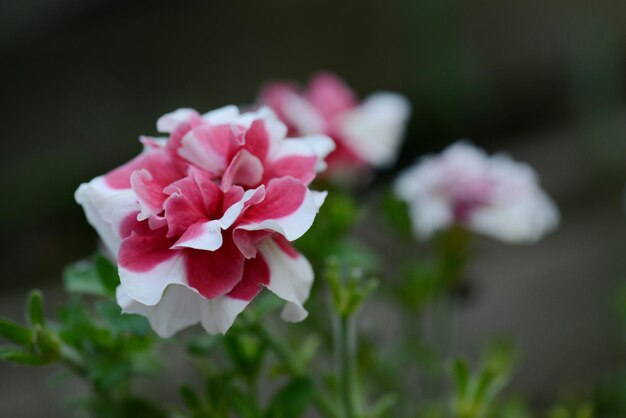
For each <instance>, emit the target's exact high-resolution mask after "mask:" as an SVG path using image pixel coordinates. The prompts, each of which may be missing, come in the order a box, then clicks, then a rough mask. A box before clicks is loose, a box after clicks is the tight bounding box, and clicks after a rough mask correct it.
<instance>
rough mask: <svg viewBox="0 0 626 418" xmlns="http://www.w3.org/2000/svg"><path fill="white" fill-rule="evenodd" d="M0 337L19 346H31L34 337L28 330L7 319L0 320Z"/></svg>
mask: <svg viewBox="0 0 626 418" xmlns="http://www.w3.org/2000/svg"><path fill="white" fill-rule="evenodd" d="M0 336H1V337H3V338H5V339H7V340H9V341H11V342H14V343H16V344H21V345H29V344H31V343H32V342H33V341H34V337H35V336H34V334H33V331H31V330H30V329H28V328H26V327H25V326H23V325H20V324H16V323H15V322H12V321H9V320H7V319H0Z"/></svg>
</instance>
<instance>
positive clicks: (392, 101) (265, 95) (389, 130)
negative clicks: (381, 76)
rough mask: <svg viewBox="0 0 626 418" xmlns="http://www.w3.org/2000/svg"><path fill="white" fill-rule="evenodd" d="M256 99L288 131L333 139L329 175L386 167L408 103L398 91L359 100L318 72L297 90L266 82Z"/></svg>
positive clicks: (397, 141) (341, 84) (332, 77)
mask: <svg viewBox="0 0 626 418" xmlns="http://www.w3.org/2000/svg"><path fill="white" fill-rule="evenodd" d="M260 102H261V104H263V105H266V106H269V107H271V108H272V109H273V110H274V111H275V112H276V113H277V114H278V116H279V117H280V118H281V119H282V120H283V121H284V122H285V123H286V124H287V126H288V127H289V133H290V135H303V134H314V133H323V134H326V135H329V136H330V137H332V138H333V139H334V140H335V143H336V145H337V148H336V150H335V151H334V152H333V153H332V154H331V155H330V156H329V158H328V159H327V162H328V164H329V170H330V172H331V174H337V173H338V172H346V171H348V172H349V171H351V170H354V169H361V170H362V169H367V168H369V167H376V168H380V167H387V166H389V165H391V164H393V163H394V162H395V160H396V157H397V154H398V151H399V148H400V145H401V139H402V136H403V134H404V129H405V126H406V123H407V120H408V117H409V115H410V107H411V106H410V104H409V102H408V100H407V99H406V98H404V97H403V96H401V95H399V94H395V93H389V92H380V93H375V94H372V95H371V96H369V97H367V98H365V100H363V101H362V102H359V100H358V99H357V97H356V96H355V94H354V93H353V92H352V90H350V88H349V87H348V86H346V85H345V84H344V82H343V81H341V80H340V79H339V78H338V77H336V76H335V75H333V74H329V73H320V74H317V75H315V76H314V77H312V79H311V80H310V82H309V85H308V88H307V89H306V90H305V91H302V90H301V89H300V88H299V87H298V86H297V85H294V84H291V83H281V82H277V83H271V84H268V85H267V86H265V87H264V88H263V90H262V92H261V96H260Z"/></svg>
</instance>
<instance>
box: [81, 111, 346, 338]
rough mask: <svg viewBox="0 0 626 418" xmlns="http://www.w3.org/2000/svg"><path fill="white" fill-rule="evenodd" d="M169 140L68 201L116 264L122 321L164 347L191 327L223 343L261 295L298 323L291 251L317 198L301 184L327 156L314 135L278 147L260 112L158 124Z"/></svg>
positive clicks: (303, 289)
mask: <svg viewBox="0 0 626 418" xmlns="http://www.w3.org/2000/svg"><path fill="white" fill-rule="evenodd" d="M157 128H158V129H159V131H161V132H164V133H168V134H169V136H168V137H167V138H147V137H144V138H142V142H143V143H144V152H143V153H142V154H140V155H139V156H138V157H136V158H135V159H133V160H132V161H130V162H129V163H127V164H125V165H123V166H121V167H119V168H117V169H115V170H113V171H111V172H109V173H108V174H106V175H104V176H100V177H96V178H95V179H93V180H92V181H91V182H89V183H86V184H82V185H81V186H80V187H79V188H78V190H77V191H76V200H77V201H78V203H80V204H81V205H82V206H83V208H84V210H85V213H86V215H87V219H88V220H89V222H90V223H91V224H92V225H93V226H94V228H95V229H96V230H97V231H98V233H99V235H100V237H101V238H102V241H103V242H104V245H105V246H106V248H107V249H108V251H109V252H110V254H112V255H113V256H114V257H115V258H116V259H117V264H118V271H119V274H120V279H121V285H120V286H119V287H118V289H117V299H118V303H119V304H120V305H121V307H122V309H123V311H124V312H127V313H138V314H141V315H145V316H147V317H148V319H149V321H150V323H151V325H152V327H153V328H154V330H155V331H156V332H157V333H158V334H159V335H161V336H171V335H173V334H174V333H176V332H177V331H179V330H180V329H182V328H185V327H187V326H190V325H193V324H196V323H198V322H200V323H201V324H202V326H203V327H204V328H205V329H206V331H207V332H209V333H218V332H221V333H224V332H226V331H227V330H228V328H229V327H230V326H231V325H232V323H233V321H234V320H235V318H236V316H237V315H238V314H239V313H240V312H241V311H242V310H243V309H244V308H245V307H246V305H247V304H248V303H249V302H250V301H251V300H252V299H253V298H254V297H255V296H256V295H257V294H258V293H259V292H260V290H261V289H262V287H267V288H268V289H269V290H270V291H272V292H274V293H275V294H276V295H278V296H279V297H281V298H282V299H284V300H285V301H287V305H286V307H285V309H284V310H283V314H282V316H283V318H284V319H286V320H289V321H299V320H302V319H304V318H305V317H306V310H304V308H303V306H302V305H303V303H304V302H305V301H306V299H307V298H308V294H309V291H310V288H311V284H312V281H313V271H312V269H311V266H310V265H309V263H308V261H307V260H306V259H305V258H304V257H303V256H302V255H301V254H300V253H298V252H297V251H296V250H295V249H294V248H293V247H292V246H291V244H290V241H293V240H295V239H297V238H299V237H300V236H302V235H303V234H304V233H305V232H306V231H307V230H308V229H309V228H310V226H311V225H312V223H313V220H314V219H315V216H316V214H317V212H318V210H319V208H320V206H321V205H322V203H323V201H324V198H325V196H326V195H325V193H320V192H315V191H311V190H310V189H309V188H308V184H309V183H310V182H311V181H312V180H313V179H314V178H315V175H316V173H317V172H318V171H319V170H321V169H323V168H324V166H325V163H324V158H325V157H326V155H327V154H328V153H329V152H331V151H332V150H333V148H334V146H333V143H332V140H330V138H327V137H325V136H322V135H313V136H307V137H303V138H298V139H286V138H285V135H286V132H287V128H286V127H285V126H284V124H282V123H281V122H280V121H279V120H278V119H277V118H276V117H275V116H274V114H273V113H272V112H271V111H269V110H268V109H260V110H259V111H258V112H254V113H243V114H240V113H239V110H238V109H237V108H236V107H234V106H230V107H226V108H222V109H218V110H216V111H213V112H209V113H207V114H204V115H200V114H199V113H197V112H195V111H194V110H191V109H181V110H178V111H176V112H173V113H170V114H167V115H165V116H163V117H162V118H160V119H159V121H158V122H157Z"/></svg>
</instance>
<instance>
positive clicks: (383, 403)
mask: <svg viewBox="0 0 626 418" xmlns="http://www.w3.org/2000/svg"><path fill="white" fill-rule="evenodd" d="M397 402H398V396H397V395H396V394H394V393H388V394H387V395H384V396H383V397H382V398H380V399H379V400H378V401H376V403H375V404H374V405H372V406H371V407H370V408H369V409H370V411H371V412H370V413H369V417H370V418H378V417H382V416H384V414H385V413H386V412H387V411H388V410H389V409H390V408H391V407H393V406H394V405H395V404H396V403H397Z"/></svg>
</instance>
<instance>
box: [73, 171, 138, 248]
mask: <svg viewBox="0 0 626 418" xmlns="http://www.w3.org/2000/svg"><path fill="white" fill-rule="evenodd" d="M74 198H75V199H76V202H77V203H78V204H80V205H81V206H82V207H83V210H84V211H85V215H86V217H87V221H88V222H89V224H91V226H93V227H94V228H95V230H96V231H97V232H98V235H99V236H100V238H101V239H102V241H103V243H104V245H105V247H106V248H107V250H108V251H109V253H110V254H111V256H113V257H117V252H118V250H119V248H120V244H121V242H122V239H121V237H120V234H119V230H118V229H117V225H118V218H125V217H126V216H128V215H129V214H132V213H136V212H137V210H138V204H137V198H136V196H135V193H134V192H133V191H132V190H131V189H114V188H111V187H110V186H109V184H108V183H107V182H106V181H105V179H104V177H96V178H95V179H93V180H92V181H90V182H89V183H83V184H81V185H80V187H79V188H78V189H77V190H76V193H75V194H74Z"/></svg>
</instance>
